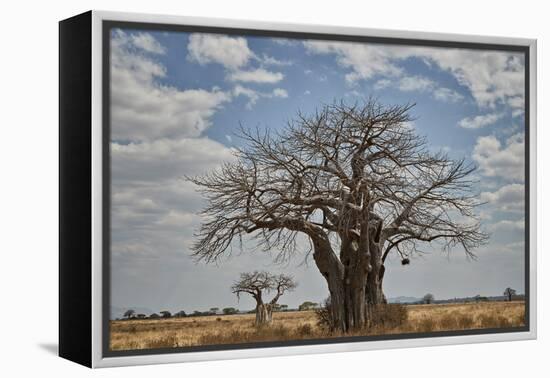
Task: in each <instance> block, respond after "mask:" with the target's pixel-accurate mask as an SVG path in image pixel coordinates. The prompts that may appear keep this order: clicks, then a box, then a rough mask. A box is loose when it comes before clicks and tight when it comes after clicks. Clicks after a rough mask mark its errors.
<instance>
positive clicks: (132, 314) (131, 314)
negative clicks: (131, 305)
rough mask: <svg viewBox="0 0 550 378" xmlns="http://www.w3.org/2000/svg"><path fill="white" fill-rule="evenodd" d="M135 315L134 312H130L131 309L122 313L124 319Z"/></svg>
mask: <svg viewBox="0 0 550 378" xmlns="http://www.w3.org/2000/svg"><path fill="white" fill-rule="evenodd" d="M135 313H136V312H135V311H134V310H132V309H130V310H127V311H126V312H125V313H124V317H125V318H126V319H130V318H133V317H134V315H135Z"/></svg>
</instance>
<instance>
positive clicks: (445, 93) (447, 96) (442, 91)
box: [432, 87, 464, 102]
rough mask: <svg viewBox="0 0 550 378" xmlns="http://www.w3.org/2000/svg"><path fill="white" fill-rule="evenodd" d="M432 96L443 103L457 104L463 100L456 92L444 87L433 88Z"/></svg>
mask: <svg viewBox="0 0 550 378" xmlns="http://www.w3.org/2000/svg"><path fill="white" fill-rule="evenodd" d="M432 94H433V96H434V98H435V99H436V100H439V101H443V102H459V101H461V100H463V99H464V96H462V95H461V94H460V93H458V92H457V91H454V90H452V89H449V88H445V87H439V88H434V90H433V93H432Z"/></svg>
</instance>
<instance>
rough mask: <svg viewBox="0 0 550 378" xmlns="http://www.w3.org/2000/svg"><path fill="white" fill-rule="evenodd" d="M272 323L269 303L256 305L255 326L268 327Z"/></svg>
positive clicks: (271, 310)
mask: <svg viewBox="0 0 550 378" xmlns="http://www.w3.org/2000/svg"><path fill="white" fill-rule="evenodd" d="M272 321H273V307H272V306H271V304H269V303H267V304H266V303H259V304H257V305H256V323H255V324H256V326H258V327H261V326H264V325H268V324H270V323H271V322H272Z"/></svg>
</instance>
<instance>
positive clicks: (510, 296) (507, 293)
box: [504, 287, 516, 302]
mask: <svg viewBox="0 0 550 378" xmlns="http://www.w3.org/2000/svg"><path fill="white" fill-rule="evenodd" d="M514 295H516V291H515V290H514V289H512V288H511V287H507V288H506V289H505V290H504V296H505V297H506V298H507V299H508V301H510V302H512V299H513V298H514Z"/></svg>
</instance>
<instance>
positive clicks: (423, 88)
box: [373, 75, 464, 102]
mask: <svg viewBox="0 0 550 378" xmlns="http://www.w3.org/2000/svg"><path fill="white" fill-rule="evenodd" d="M392 86H393V87H395V88H397V89H399V90H400V91H402V92H413V91H416V92H429V93H431V95H432V96H433V98H435V99H436V100H438V101H442V102H458V101H460V100H462V99H463V98H464V96H462V95H461V94H460V93H458V92H456V91H454V90H452V89H449V88H445V87H440V86H438V85H437V83H436V82H434V81H433V80H431V79H428V78H427V77H424V76H416V75H415V76H402V77H401V78H398V79H394V80H393V81H392V80H390V79H380V80H378V81H376V82H375V83H374V85H373V88H374V89H375V90H380V89H385V88H388V87H392Z"/></svg>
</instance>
